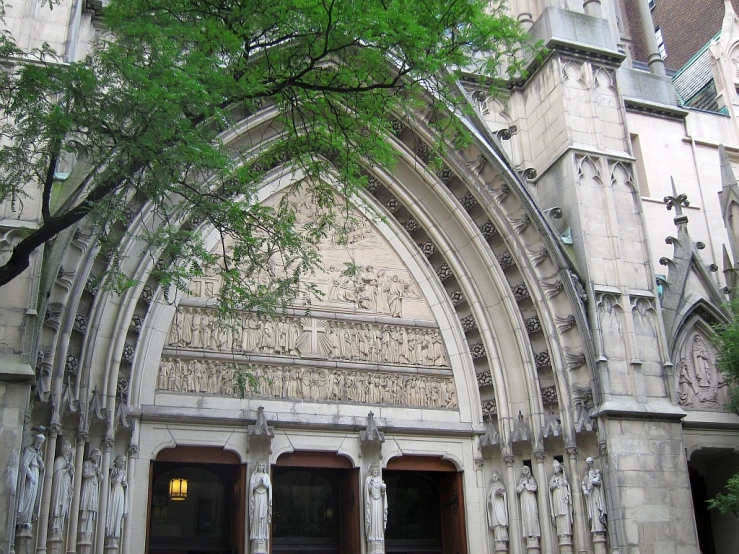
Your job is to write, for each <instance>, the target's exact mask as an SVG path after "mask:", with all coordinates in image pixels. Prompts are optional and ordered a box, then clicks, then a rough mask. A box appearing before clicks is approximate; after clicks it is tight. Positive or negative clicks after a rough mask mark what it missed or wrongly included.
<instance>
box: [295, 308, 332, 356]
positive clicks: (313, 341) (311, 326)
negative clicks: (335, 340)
mask: <svg viewBox="0 0 739 554" xmlns="http://www.w3.org/2000/svg"><path fill="white" fill-rule="evenodd" d="M300 323H301V325H302V326H303V331H305V332H307V333H310V351H309V352H308V357H309V358H323V353H321V350H320V348H319V347H318V336H319V335H318V333H325V332H326V324H325V322H323V320H319V319H315V318H312V317H306V318H303V319H301V320H300Z"/></svg>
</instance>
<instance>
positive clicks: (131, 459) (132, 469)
mask: <svg viewBox="0 0 739 554" xmlns="http://www.w3.org/2000/svg"><path fill="white" fill-rule="evenodd" d="M138 456H139V445H138V444H131V445H129V446H128V460H127V461H126V472H127V473H126V480H127V481H128V482H129V483H132V484H133V483H135V482H136V463H135V461H136V458H138ZM128 495H129V496H128V498H129V500H128V502H129V505H130V503H131V501H132V495H133V490H132V488H131V487H130V486H129V489H128ZM128 511H129V512H130V509H129V510H128ZM132 527H133V525H131V518H130V517H129V513H127V514H126V516H125V517H124V518H123V533H121V535H122V537H121V552H122V553H123V552H128V551H129V549H130V547H131V528H132Z"/></svg>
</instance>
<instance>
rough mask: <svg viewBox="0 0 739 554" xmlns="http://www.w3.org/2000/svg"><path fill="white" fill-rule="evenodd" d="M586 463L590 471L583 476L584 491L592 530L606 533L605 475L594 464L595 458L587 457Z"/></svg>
mask: <svg viewBox="0 0 739 554" xmlns="http://www.w3.org/2000/svg"><path fill="white" fill-rule="evenodd" d="M585 463H586V464H587V465H588V471H587V472H586V473H585V476H584V477H583V478H582V492H583V494H584V495H585V503H586V504H587V508H588V519H589V520H590V530H591V532H593V533H604V532H605V530H606V512H607V510H606V498H605V496H604V495H603V476H602V474H601V472H600V469H598V468H597V467H594V466H593V458H587V459H586V460H585Z"/></svg>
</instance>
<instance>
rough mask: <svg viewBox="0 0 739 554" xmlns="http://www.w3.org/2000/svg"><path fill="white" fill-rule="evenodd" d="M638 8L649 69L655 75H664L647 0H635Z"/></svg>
mask: <svg viewBox="0 0 739 554" xmlns="http://www.w3.org/2000/svg"><path fill="white" fill-rule="evenodd" d="M635 3H636V5H637V7H638V8H639V21H641V31H642V34H643V35H644V43H645V44H646V46H647V54H648V62H649V71H651V72H652V73H654V74H655V75H659V76H661V77H664V76H665V75H666V73H665V62H664V61H662V56H660V54H659V47H658V46H657V37H655V36H654V21H653V20H652V11H651V10H650V9H649V0H635Z"/></svg>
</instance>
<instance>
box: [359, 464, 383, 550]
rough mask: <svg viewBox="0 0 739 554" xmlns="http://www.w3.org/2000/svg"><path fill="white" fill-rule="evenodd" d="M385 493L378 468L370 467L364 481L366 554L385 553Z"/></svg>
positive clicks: (375, 466)
mask: <svg viewBox="0 0 739 554" xmlns="http://www.w3.org/2000/svg"><path fill="white" fill-rule="evenodd" d="M386 492H387V485H385V483H384V482H383V480H382V477H380V468H379V467H378V466H377V465H372V467H370V475H369V476H368V477H367V479H365V481H364V530H365V533H366V536H367V552H368V554H376V553H384V552H385V527H386V526H387V494H386Z"/></svg>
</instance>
